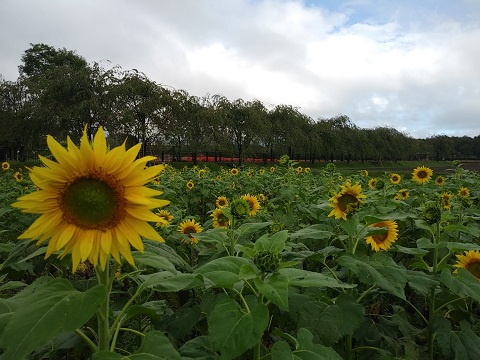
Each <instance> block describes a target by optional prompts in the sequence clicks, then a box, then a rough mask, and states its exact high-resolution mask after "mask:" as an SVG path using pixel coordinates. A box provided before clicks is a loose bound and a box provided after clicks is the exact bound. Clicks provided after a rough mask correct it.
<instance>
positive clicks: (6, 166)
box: [2, 161, 10, 171]
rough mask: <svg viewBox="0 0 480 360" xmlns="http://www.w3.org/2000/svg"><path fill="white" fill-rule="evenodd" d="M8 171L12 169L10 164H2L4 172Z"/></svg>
mask: <svg viewBox="0 0 480 360" xmlns="http://www.w3.org/2000/svg"><path fill="white" fill-rule="evenodd" d="M8 169H10V163H8V162H6V161H4V162H2V170H4V171H6V170H8Z"/></svg>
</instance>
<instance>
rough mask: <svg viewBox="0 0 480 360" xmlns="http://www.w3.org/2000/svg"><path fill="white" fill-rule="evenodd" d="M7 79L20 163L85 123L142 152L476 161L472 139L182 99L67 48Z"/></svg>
mask: <svg viewBox="0 0 480 360" xmlns="http://www.w3.org/2000/svg"><path fill="white" fill-rule="evenodd" d="M18 69H19V76H18V78H17V80H16V81H6V80H5V79H4V78H3V77H2V76H1V75H0V129H1V132H0V160H5V159H17V158H18V159H22V158H23V159H26V158H27V159H28V158H30V157H34V156H32V155H36V153H37V152H38V151H42V149H45V146H46V145H45V136H46V135H47V134H50V135H52V136H54V137H55V138H56V139H66V137H67V135H68V136H70V137H71V138H72V140H74V141H75V142H78V139H79V137H80V136H81V133H82V131H83V129H84V127H85V126H86V125H88V127H87V128H88V131H90V132H91V133H94V132H95V131H96V129H97V128H98V127H100V126H103V127H104V129H105V131H106V133H107V134H108V138H109V142H110V143H111V144H112V145H118V144H120V143H122V142H124V141H126V142H127V146H131V145H133V144H135V143H138V142H141V143H142V144H143V147H142V154H143V155H146V154H155V155H159V154H160V153H162V154H169V155H170V156H173V157H174V158H180V157H181V155H182V154H189V155H190V156H193V159H195V158H196V156H197V155H199V154H205V153H208V154H211V155H213V154H215V157H217V155H218V156H219V157H220V156H222V155H223V156H225V155H229V156H235V157H238V159H239V160H240V161H242V159H244V158H245V157H247V156H248V157H261V158H264V159H274V158H278V156H280V155H282V154H287V155H289V156H290V158H292V159H303V160H308V161H312V162H313V161H317V160H324V161H333V160H346V161H380V162H381V161H397V160H420V159H427V158H428V159H432V160H443V159H452V158H457V159H470V158H480V135H477V136H475V137H473V138H472V137H468V136H463V137H451V136H446V135H435V136H432V137H429V138H426V139H415V138H412V137H411V136H409V135H407V134H405V133H402V132H400V131H398V130H396V129H394V128H391V127H376V128H371V129H363V128H359V127H358V126H356V125H355V124H354V123H353V122H352V121H351V120H350V118H349V117H348V116H347V115H343V114H339V115H337V116H334V117H332V118H318V119H312V118H311V117H309V116H307V115H305V114H302V113H301V112H300V110H299V109H298V108H296V107H293V106H291V105H285V104H279V105H275V106H268V107H267V106H266V105H265V104H264V103H262V102H261V101H259V100H256V99H255V100H244V99H236V100H233V101H231V100H229V99H227V98H226V97H225V96H223V95H220V94H216V95H211V94H206V95H204V96H203V97H199V96H194V95H190V94H189V93H188V92H187V91H186V90H180V89H175V88H173V87H171V86H168V85H164V84H158V83H156V82H154V81H152V80H151V79H149V78H148V77H147V76H146V75H145V74H144V73H142V72H140V71H138V70H136V69H131V70H124V69H122V68H121V67H120V66H119V65H115V66H111V64H109V63H99V62H91V63H88V62H87V61H86V59H85V58H83V57H82V56H80V55H78V54H77V53H76V52H75V51H71V50H67V49H65V48H61V49H60V48H58V49H57V48H54V47H52V46H49V45H46V44H30V48H28V49H27V50H26V51H25V52H24V54H23V55H22V57H21V65H20V66H19V67H18Z"/></svg>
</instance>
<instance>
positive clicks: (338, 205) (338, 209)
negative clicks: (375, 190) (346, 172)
mask: <svg viewBox="0 0 480 360" xmlns="http://www.w3.org/2000/svg"><path fill="white" fill-rule="evenodd" d="M340 188H341V190H340V191H339V192H338V193H337V194H336V195H335V196H333V197H331V198H330V202H331V204H330V206H331V207H333V210H332V211H331V212H330V214H328V216H329V217H330V216H335V219H337V220H338V219H343V220H347V215H349V214H351V213H352V212H354V211H355V210H356V209H357V208H358V207H359V206H360V204H361V203H362V202H363V201H362V199H364V198H366V196H365V195H364V194H362V186H361V185H360V184H358V183H356V184H355V185H352V184H351V182H350V181H348V180H347V181H346V182H345V185H342V186H340Z"/></svg>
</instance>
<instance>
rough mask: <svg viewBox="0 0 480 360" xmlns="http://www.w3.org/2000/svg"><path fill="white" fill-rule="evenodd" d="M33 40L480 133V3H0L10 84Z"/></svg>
mask: <svg viewBox="0 0 480 360" xmlns="http://www.w3.org/2000/svg"><path fill="white" fill-rule="evenodd" d="M30 43H44V44H48V45H51V46H54V47H56V48H66V49H67V50H74V51H76V52H77V54H78V55H81V56H83V57H84V58H85V59H86V60H87V61H88V62H94V61H96V62H102V61H107V60H108V61H110V62H111V64H112V65H117V64H118V65H120V66H121V67H122V68H123V69H134V68H135V69H138V70H139V71H141V72H144V73H145V74H146V75H147V76H148V77H149V78H150V79H152V80H154V81H156V82H157V83H159V84H165V85H169V86H172V87H174V88H176V89H183V90H186V91H187V92H188V93H189V94H191V95H196V96H204V95H206V94H207V93H209V94H212V95H213V94H221V95H224V96H226V97H227V98H228V99H230V100H235V99H238V98H242V99H244V100H247V101H248V100H253V99H258V100H260V101H262V102H263V103H264V104H265V105H266V106H267V107H270V106H275V105H279V104H286V105H292V106H295V107H298V108H299V110H300V112H302V113H304V114H306V115H309V116H310V117H312V119H314V120H316V119H318V118H329V117H333V116H336V115H338V114H345V115H347V116H349V117H350V119H351V121H352V122H353V123H354V124H355V125H357V126H359V127H361V128H375V127H377V126H388V127H393V128H395V129H397V130H399V131H402V132H404V133H406V134H408V135H410V136H412V137H414V138H426V137H429V136H433V135H441V134H445V135H448V136H464V135H467V136H471V137H474V136H477V135H480V0H347V1H340V0H76V1H75V0H1V2H0V74H2V76H3V78H4V79H6V80H15V79H16V78H17V77H18V69H17V67H18V65H20V63H21V56H22V54H23V53H24V51H25V50H27V49H28V48H29V47H30ZM104 64H107V65H108V63H107V62H105V63H104Z"/></svg>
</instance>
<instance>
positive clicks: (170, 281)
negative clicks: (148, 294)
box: [139, 271, 203, 292]
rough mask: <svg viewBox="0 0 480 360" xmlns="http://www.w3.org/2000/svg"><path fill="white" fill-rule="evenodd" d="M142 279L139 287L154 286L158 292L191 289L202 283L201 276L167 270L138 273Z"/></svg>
mask: <svg viewBox="0 0 480 360" xmlns="http://www.w3.org/2000/svg"><path fill="white" fill-rule="evenodd" d="M139 278H140V279H142V280H143V283H142V284H141V285H140V287H141V288H154V289H155V290H156V291H159V292H175V291H180V290H186V289H192V288H194V287H199V286H202V285H203V282H202V280H201V277H200V276H199V275H197V274H183V273H177V274H173V273H171V272H169V271H160V272H157V273H153V274H148V275H139Z"/></svg>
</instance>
